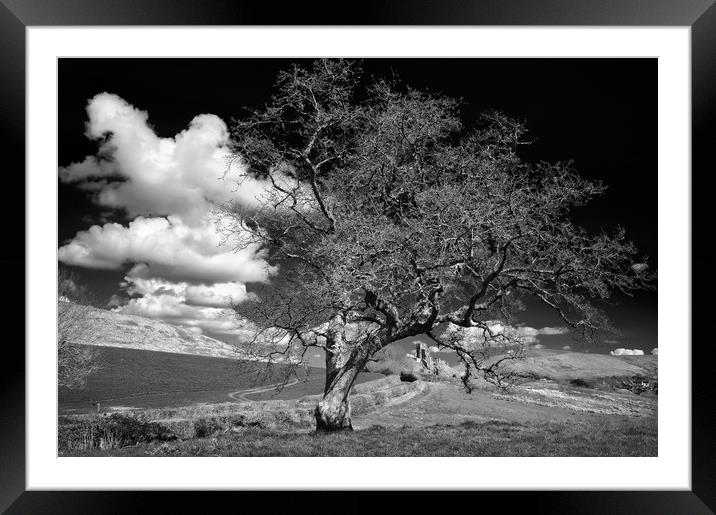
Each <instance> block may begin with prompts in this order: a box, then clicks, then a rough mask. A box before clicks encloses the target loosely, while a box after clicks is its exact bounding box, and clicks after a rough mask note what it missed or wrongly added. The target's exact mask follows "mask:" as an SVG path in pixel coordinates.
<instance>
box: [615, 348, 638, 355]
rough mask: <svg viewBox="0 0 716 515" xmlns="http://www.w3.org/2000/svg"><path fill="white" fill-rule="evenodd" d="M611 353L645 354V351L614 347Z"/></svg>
mask: <svg viewBox="0 0 716 515" xmlns="http://www.w3.org/2000/svg"><path fill="white" fill-rule="evenodd" d="M609 354H611V355H612V356H643V355H644V351H643V350H641V349H614V350H613V351H611V352H610V353H609Z"/></svg>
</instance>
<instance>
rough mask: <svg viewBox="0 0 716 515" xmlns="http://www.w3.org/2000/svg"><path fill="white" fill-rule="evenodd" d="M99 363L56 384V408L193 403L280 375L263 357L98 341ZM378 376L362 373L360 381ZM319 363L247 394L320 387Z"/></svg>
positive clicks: (294, 394)
mask: <svg viewBox="0 0 716 515" xmlns="http://www.w3.org/2000/svg"><path fill="white" fill-rule="evenodd" d="M97 351H98V353H99V359H100V362H101V366H102V369H101V370H100V371H99V372H98V373H97V374H94V375H93V376H91V377H90V378H89V380H88V383H87V386H86V387H85V388H83V389H81V390H68V389H64V388H62V389H60V391H59V392H58V399H59V412H60V414H69V413H86V412H91V411H95V410H96V403H98V402H99V403H100V407H101V408H102V409H106V408H110V407H135V408H162V407H174V406H184V405H191V404H196V403H214V402H226V401H230V400H231V399H230V398H229V397H228V394H229V393H231V392H236V391H240V390H245V389H249V388H254V387H258V386H261V385H270V384H273V383H276V382H278V381H280V380H281V379H282V377H283V376H282V373H283V372H284V369H282V368H281V367H276V369H275V370H274V371H273V372H272V374H270V375H268V376H264V375H263V374H261V375H259V373H260V372H262V371H263V370H264V366H265V365H264V364H262V363H249V362H241V361H237V360H232V359H225V358H213V357H205V356H193V355H188V354H173V353H168V352H156V351H146V350H136V349H121V348H114V347H97ZM379 377H383V376H381V375H378V374H363V375H362V376H361V377H360V378H359V382H365V381H369V380H373V379H376V378H379ZM324 380H325V379H324V374H323V370H322V369H313V370H312V371H311V373H310V375H309V376H308V377H301V381H300V382H299V383H297V384H296V385H294V386H291V387H288V388H286V389H284V390H283V391H282V392H280V393H278V394H277V393H276V392H275V391H274V390H271V391H268V392H263V393H257V394H255V395H252V396H251V397H250V398H251V399H252V400H261V399H270V398H277V399H295V398H298V397H302V396H304V395H312V394H318V393H321V392H322V391H323V384H324Z"/></svg>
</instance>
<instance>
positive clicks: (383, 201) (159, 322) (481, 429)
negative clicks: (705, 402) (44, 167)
mask: <svg viewBox="0 0 716 515" xmlns="http://www.w3.org/2000/svg"><path fill="white" fill-rule="evenodd" d="M657 69H658V60H657V59H656V58H447V57H435V58H422V57H421V58H418V57H415V58H390V57H384V58H374V57H373V58H361V57H351V58H324V57H316V58H301V59H289V58H59V59H58V61H57V77H58V83H57V102H58V119H57V123H58V155H57V188H58V190H57V191H58V196H57V201H58V213H57V342H56V343H57V385H58V386H57V416H58V429H57V452H58V455H59V456H60V457H89V456H95V457H96V456H99V457H143V456H152V457H165V458H171V457H186V456H212V457H245V456H253V457H269V456H286V457H301V456H308V457H316V456H341V457H363V456H379V457H483V456H491V457H533V456H536V457H593V456H599V457H601V456H611V457H657V456H658V455H659V453H658V442H659V435H658V431H657V427H658V417H659V414H658V410H657V405H658V382H659V374H658V370H659V366H658V334H657V328H658V324H657V298H658V279H657V277H658V265H659V261H658V257H659V256H658V255H657V228H658V227H657V205H658V202H657V201H658V198H657V186H658V175H657V168H658V138H657V129H658V123H657V115H658V109H657V99H658V77H657Z"/></svg>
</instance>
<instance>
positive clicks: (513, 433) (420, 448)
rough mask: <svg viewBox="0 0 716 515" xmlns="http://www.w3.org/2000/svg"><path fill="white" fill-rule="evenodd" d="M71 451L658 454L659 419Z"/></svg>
mask: <svg viewBox="0 0 716 515" xmlns="http://www.w3.org/2000/svg"><path fill="white" fill-rule="evenodd" d="M61 455H73V456H159V457H162V456H345V457H347V456H656V455H657V433H656V421H655V419H650V418H639V419H636V418H633V419H629V418H626V417H623V418H621V417H610V418H606V417H605V418H601V419H598V418H594V419H591V420H585V421H579V422H569V423H566V422H561V423H544V424H534V425H530V426H527V425H521V424H517V423H508V422H501V421H488V422H472V421H468V422H465V423H463V424H461V425H457V426H445V425H439V426H431V427H423V428H417V427H415V428H414V427H408V426H405V427H382V426H373V427H371V428H368V429H365V430H360V431H353V432H343V433H335V434H316V433H296V432H278V431H268V430H266V429H258V428H247V429H242V430H240V431H237V432H229V433H219V434H215V435H213V436H211V437H206V438H194V439H191V440H184V441H180V440H177V441H172V442H157V441H154V442H150V443H140V444H137V445H134V446H130V447H121V448H115V449H107V450H100V449H88V450H84V451H73V452H67V453H61Z"/></svg>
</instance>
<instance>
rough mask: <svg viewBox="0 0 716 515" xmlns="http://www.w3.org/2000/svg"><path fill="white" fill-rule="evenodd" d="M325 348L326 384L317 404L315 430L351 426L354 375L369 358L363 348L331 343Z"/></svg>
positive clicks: (349, 427)
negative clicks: (347, 347)
mask: <svg viewBox="0 0 716 515" xmlns="http://www.w3.org/2000/svg"><path fill="white" fill-rule="evenodd" d="M329 349H332V350H333V352H331V351H330V350H327V351H326V386H325V389H324V393H323V399H321V401H320V402H319V403H318V406H316V410H315V415H316V431H326V432H327V431H342V430H352V429H353V426H352V424H351V405H350V393H351V390H352V388H353V384H354V383H355V380H356V377H358V374H359V373H360V372H361V371H362V370H363V368H364V367H365V364H366V362H367V361H368V350H367V349H365V348H361V347H358V348H353V349H341V346H340V345H331V346H329Z"/></svg>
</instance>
